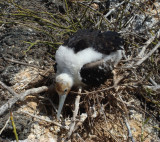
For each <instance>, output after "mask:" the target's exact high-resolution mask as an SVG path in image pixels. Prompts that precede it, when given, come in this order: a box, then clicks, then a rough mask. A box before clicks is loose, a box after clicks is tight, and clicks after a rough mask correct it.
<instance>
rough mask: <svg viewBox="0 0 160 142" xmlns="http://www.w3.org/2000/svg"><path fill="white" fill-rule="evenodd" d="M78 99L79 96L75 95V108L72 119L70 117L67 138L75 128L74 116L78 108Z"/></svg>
mask: <svg viewBox="0 0 160 142" xmlns="http://www.w3.org/2000/svg"><path fill="white" fill-rule="evenodd" d="M79 101H80V96H79V95H78V96H77V97H76V101H75V110H74V113H73V119H72V123H71V125H70V130H69V132H68V134H67V135H68V138H69V137H70V136H71V135H72V133H73V131H74V128H75V124H76V122H75V121H76V116H77V115H78V110H79Z"/></svg>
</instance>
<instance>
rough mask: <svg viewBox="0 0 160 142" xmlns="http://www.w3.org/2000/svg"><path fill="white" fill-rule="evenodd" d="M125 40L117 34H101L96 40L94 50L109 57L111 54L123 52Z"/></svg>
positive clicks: (109, 32) (110, 32)
mask: <svg viewBox="0 0 160 142" xmlns="http://www.w3.org/2000/svg"><path fill="white" fill-rule="evenodd" d="M123 42H124V41H123V38H121V36H120V34H118V33H117V32H112V31H108V32H103V33H99V34H98V35H97V37H96V39H95V44H94V47H93V48H94V49H95V50H97V51H98V52H101V53H103V54H106V55H109V54H110V53H112V52H114V51H117V50H122V49H123V48H122V47H123Z"/></svg>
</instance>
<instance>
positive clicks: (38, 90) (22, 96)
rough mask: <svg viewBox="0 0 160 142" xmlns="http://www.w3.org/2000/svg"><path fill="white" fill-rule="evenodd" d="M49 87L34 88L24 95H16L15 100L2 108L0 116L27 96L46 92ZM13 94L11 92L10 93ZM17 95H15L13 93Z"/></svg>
mask: <svg viewBox="0 0 160 142" xmlns="http://www.w3.org/2000/svg"><path fill="white" fill-rule="evenodd" d="M48 89H49V87H47V86H42V87H38V88H32V89H29V90H27V91H25V92H23V93H20V94H18V95H15V96H14V97H13V98H11V99H9V100H8V101H7V102H6V103H5V104H4V105H2V106H1V107H0V116H1V115H2V114H3V113H4V112H5V111H6V110H7V109H8V108H10V107H12V106H13V105H14V104H15V103H16V102H17V101H19V100H21V101H22V100H23V99H24V98H25V97H26V96H27V95H29V94H38V93H41V92H44V91H48ZM10 93H11V92H10ZM13 94H15V93H13Z"/></svg>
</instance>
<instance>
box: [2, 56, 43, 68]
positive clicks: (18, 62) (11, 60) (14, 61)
mask: <svg viewBox="0 0 160 142" xmlns="http://www.w3.org/2000/svg"><path fill="white" fill-rule="evenodd" d="M2 58H3V59H4V60H6V61H9V62H12V63H16V64H21V65H26V66H31V67H34V68H38V69H42V68H40V67H38V66H35V65H32V64H28V63H24V62H20V61H16V60H14V59H9V58H6V57H2Z"/></svg>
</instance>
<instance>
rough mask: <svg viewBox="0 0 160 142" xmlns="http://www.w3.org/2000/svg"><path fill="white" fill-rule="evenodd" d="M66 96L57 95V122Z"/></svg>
mask: <svg viewBox="0 0 160 142" xmlns="http://www.w3.org/2000/svg"><path fill="white" fill-rule="evenodd" d="M66 97H67V95H66V94H64V95H59V106H58V112H57V119H58V120H59V118H60V114H61V111H62V108H63V105H64V101H65V99H66Z"/></svg>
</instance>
